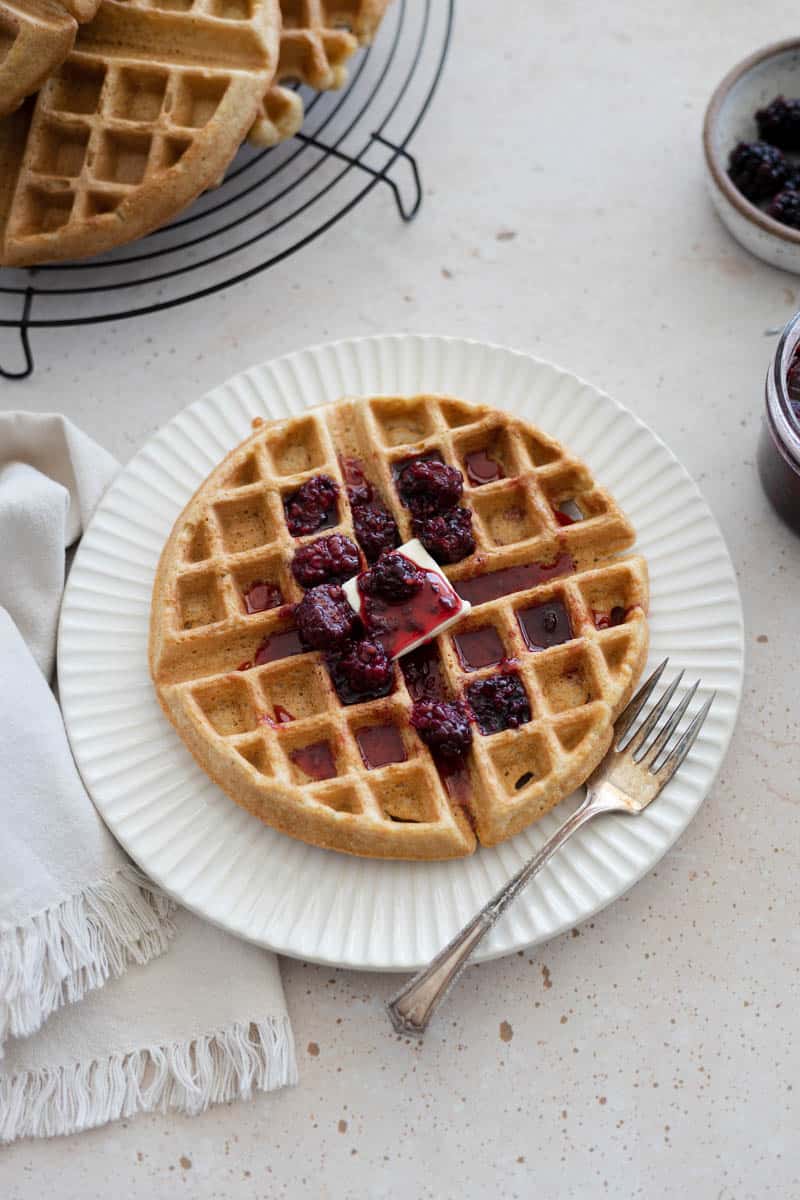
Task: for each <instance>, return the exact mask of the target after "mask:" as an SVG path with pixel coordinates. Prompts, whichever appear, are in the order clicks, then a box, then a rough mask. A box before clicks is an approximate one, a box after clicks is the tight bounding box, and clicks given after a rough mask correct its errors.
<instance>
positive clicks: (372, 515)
mask: <svg viewBox="0 0 800 1200" xmlns="http://www.w3.org/2000/svg"><path fill="white" fill-rule="evenodd" d="M351 490H352V491H355V489H349V488H348V498H349V499H350V507H351V509H352V512H353V528H354V530H355V534H356V537H357V538H358V544H359V546H360V547H361V549H362V550H363V551H364V557H365V558H366V560H367V562H368V563H374V562H376V561H377V559H378V558H380V556H381V555H382V554H383V553H384V552H385V551H387V550H394V548H395V546H399V545H400V531H399V530H398V528H397V522H396V521H395V519H394V517H393V516H392V514H391V513H390V512H389V510H388V509H387V508H386V507H385V506H384V505H383V503H382V502H381V501H380V500H378V499H377V497H375V496H374V494H373V498H372V499H371V501H370V502H369V503H366V504H357V503H356V502H355V501H354V500H353V497H352V496H351V495H350V492H351ZM371 490H372V489H371V488H370V491H371Z"/></svg>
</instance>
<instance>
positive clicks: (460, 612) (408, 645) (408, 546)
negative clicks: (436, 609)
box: [342, 538, 472, 658]
mask: <svg viewBox="0 0 800 1200" xmlns="http://www.w3.org/2000/svg"><path fill="white" fill-rule="evenodd" d="M393 553H394V554H402V555H403V557H404V558H407V559H409V561H410V562H412V563H414V565H415V566H417V567H419V568H420V570H422V571H425V572H426V573H429V574H431V575H435V576H436V580H437V584H438V587H439V591H440V594H442V595H445V596H448V597H449V598H450V599H451V600H452V601H453V603H454V605H455V607H454V608H453V609H451V610H450V612H449V614H448V615H444V616H442V618H441V619H440V620H435V619H434V620H433V621H432V622H431V624H430V626H429V627H427V628H426V630H425V632H424V633H423V634H421V635H420V636H419V637H414V636H413V633H414V631H413V629H412V628H408V629H407V631H404V630H403V629H402V627H401V626H400V625H398V626H397V627H396V628H394V629H392V630H391V633H390V634H389V635H386V634H383V635H379V640H381V641H384V643H385V642H386V640H387V637H388V639H389V640H390V642H391V644H392V645H393V646H395V644H396V648H395V649H394V652H393V653H392V654H391V657H392V658H400V657H401V655H403V654H409V653H410V652H411V651H412V650H416V649H417V647H418V646H424V645H425V643H426V642H429V641H431V639H432V638H435V637H437V636H438V634H440V633H443V632H444V630H445V629H450V628H451V626H453V625H455V624H456V622H457V621H460V620H461V618H462V617H465V616H466V615H467V613H468V612H469V611H470V609H471V607H472V605H471V604H470V603H469V601H468V600H462V599H461V597H460V596H459V594H458V592H456V591H455V589H454V588H453V585H452V584H451V583H450V580H449V579H448V578H447V576H446V575H445V573H444V571H443V570H442V568H441V567H440V566H439V564H438V563H437V562H435V561H434V560H433V559H432V558H431V556H430V554H428V551H427V550H426V549H425V547H424V546H423V545H422V542H420V540H419V539H418V538H412V539H411V541H410V542H405V543H404V544H403V545H402V546H399V547H398V548H397V550H394V551H393ZM367 573H368V572H366V571H362V572H361V574H360V575H354V576H353V578H352V579H348V580H347V582H346V583H343V584H342V589H343V591H344V594H345V596H346V597H347V601H348V603H349V605H350V607H351V608H352V609H353V611H354V612H356V613H358V615H359V616H360V617H361V619H362V620H363V621H364V624H365V626H366V627H367V631H368V632H369V623H368V621H367V620H366V619H365V615H364V609H363V606H362V602H361V601H362V598H361V593H360V591H359V590H358V581H359V579H362V578H363V577H364V575H366V574H367ZM426 582H427V581H426ZM413 607H414V597H411V599H410V601H409V602H408V603H407V604H406V603H405V602H400V603H398V604H396V605H394V604H391V605H387V610H388V611H396V612H397V614H398V617H400V616H401V614H403V613H404V611H405V610H406V609H408V610H411V609H413ZM388 651H389V646H387V652H388Z"/></svg>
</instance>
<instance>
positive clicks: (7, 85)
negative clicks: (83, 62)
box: [0, 0, 99, 117]
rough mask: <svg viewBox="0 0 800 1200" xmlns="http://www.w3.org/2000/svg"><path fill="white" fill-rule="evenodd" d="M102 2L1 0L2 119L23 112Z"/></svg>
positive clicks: (79, 0)
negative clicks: (81, 25) (80, 25)
mask: <svg viewBox="0 0 800 1200" xmlns="http://www.w3.org/2000/svg"><path fill="white" fill-rule="evenodd" d="M98 3H99V0H63V3H59V2H58V0H0V117H2V116H5V115H6V113H10V112H14V110H15V109H17V108H19V106H20V104H21V103H22V101H23V100H24V99H25V97H26V96H30V95H31V94H32V93H33V92H35V91H36V90H37V89H38V88H40V87H41V86H42V84H43V83H44V81H45V80H46V79H47V78H49V76H50V75H51V74H52V72H53V71H54V70H55V68H56V67H57V66H58V65H59V63H62V62H63V61H64V59H65V58H66V57H67V54H68V53H69V51H70V50H71V49H72V45H73V42H74V41H75V34H76V33H77V32H78V22H79V21H80V22H84V21H90V20H91V19H92V17H93V16H94V15H95V13H96V12H97V5H98Z"/></svg>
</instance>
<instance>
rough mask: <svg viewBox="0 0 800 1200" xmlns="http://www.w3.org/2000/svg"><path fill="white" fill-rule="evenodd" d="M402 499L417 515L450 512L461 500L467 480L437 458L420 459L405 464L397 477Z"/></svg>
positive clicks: (425, 515)
mask: <svg viewBox="0 0 800 1200" xmlns="http://www.w3.org/2000/svg"><path fill="white" fill-rule="evenodd" d="M397 490H398V492H399V493H400V499H401V500H402V501H403V503H404V504H405V505H406V507H407V508H410V509H411V512H412V513H413V514H414V516H415V517H433V516H436V515H437V513H444V512H447V510H448V509H450V508H453V507H454V506H455V505H456V504H458V502H459V500H460V499H461V493H462V492H463V490H464V479H463V476H462V474H461V472H460V471H459V470H457V469H456V468H455V467H448V465H447V463H443V462H438V461H437V460H436V459H417V460H416V461H415V462H410V463H409V464H408V465H407V466H405V467H403V469H402V471H401V472H400V474H399V475H398V477H397Z"/></svg>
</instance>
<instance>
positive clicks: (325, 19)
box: [0, 0, 388, 266]
mask: <svg viewBox="0 0 800 1200" xmlns="http://www.w3.org/2000/svg"><path fill="white" fill-rule="evenodd" d="M387 3H388V0H331V2H330V3H329V2H328V0H280V2H279V0H0V266H2V265H6V266H28V265H32V264H36V263H43V262H54V261H59V260H63V259H75V258H85V257H89V256H91V255H94V254H99V253H101V252H103V251H106V250H109V249H112V248H113V247H115V246H118V245H121V244H123V243H126V242H129V241H131V240H133V239H134V238H138V237H141V236H142V235H143V234H145V233H148V232H150V231H151V230H153V229H157V228H159V227H160V226H162V225H164V224H166V223H168V222H169V221H171V220H172V219H173V218H174V217H175V216H177V215H178V214H179V213H180V212H181V211H182V209H184V208H185V207H186V206H187V205H188V204H190V203H191V201H192V200H194V199H195V198H196V197H197V196H199V195H200V194H201V193H202V192H203V191H205V190H206V189H208V188H210V187H213V186H214V185H215V184H216V183H218V182H219V180H220V179H221V178H222V176H223V175H224V173H225V170H226V169H227V167H228V165H229V163H230V161H231V159H232V158H233V156H234V155H235V153H236V151H237V150H238V148H239V146H240V144H241V143H242V141H243V139H244V138H246V137H248V136H249V137H250V139H251V140H252V141H253V142H254V143H255V144H257V145H261V146H272V145H275V144H276V143H277V142H279V141H281V140H283V139H284V138H287V137H290V136H292V135H293V134H294V133H296V132H297V130H298V129H299V128H300V125H301V123H302V119H303V109H302V102H301V100H300V97H299V95H298V93H297V92H295V91H293V90H292V89H290V88H287V87H286V84H287V83H288V82H290V81H299V82H302V83H307V84H309V85H310V86H312V87H314V88H318V89H328V88H337V87H341V86H342V84H343V83H344V82H345V80H346V78H347V68H346V63H347V60H348V59H349V58H350V57H351V56H352V54H353V53H354V52H355V50H356V49H357V48H358V46H359V45H365V44H367V43H368V42H369V41H371V39H372V37H373V36H374V34H375V32H376V30H377V28H378V25H379V24H380V21H381V18H382V16H383V12H384V10H385V8H386V5H387Z"/></svg>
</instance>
